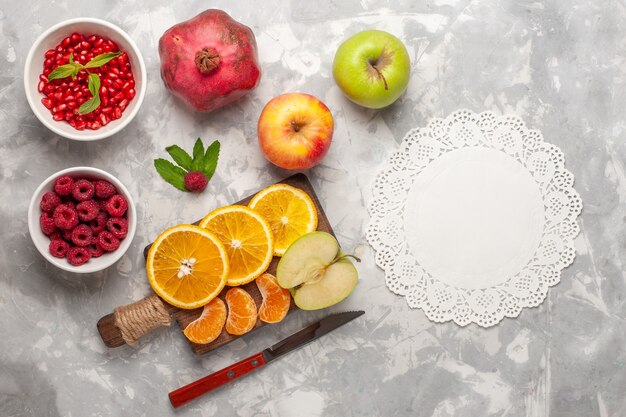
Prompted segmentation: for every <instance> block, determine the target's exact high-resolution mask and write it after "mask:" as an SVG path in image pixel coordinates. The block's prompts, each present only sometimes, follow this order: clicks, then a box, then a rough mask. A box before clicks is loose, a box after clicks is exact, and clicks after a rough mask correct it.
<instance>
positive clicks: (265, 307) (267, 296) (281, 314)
mask: <svg viewBox="0 0 626 417" xmlns="http://www.w3.org/2000/svg"><path fill="white" fill-rule="evenodd" d="M256 285H257V287H258V288H259V292H260V293H261V296H262V297H263V303H262V304H261V308H259V319H260V320H261V321H264V322H265V323H278V322H279V321H282V320H283V319H284V318H285V316H286V315H287V313H288V312H289V305H290V304H291V295H290V293H289V290H286V289H284V288H282V287H281V286H280V285H278V281H277V280H276V277H274V275H272V274H267V273H266V274H263V275H261V276H260V277H258V278H257V279H256Z"/></svg>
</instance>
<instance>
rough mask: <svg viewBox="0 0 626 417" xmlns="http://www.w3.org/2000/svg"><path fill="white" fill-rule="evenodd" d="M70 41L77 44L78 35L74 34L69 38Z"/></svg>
mask: <svg viewBox="0 0 626 417" xmlns="http://www.w3.org/2000/svg"><path fill="white" fill-rule="evenodd" d="M70 39H71V40H72V42H78V41H79V40H80V35H79V34H78V33H76V32H74V33H72V35H71V36H70Z"/></svg>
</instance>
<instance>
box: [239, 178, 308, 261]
mask: <svg viewBox="0 0 626 417" xmlns="http://www.w3.org/2000/svg"><path fill="white" fill-rule="evenodd" d="M248 207H250V208H251V209H253V210H254V211H256V212H258V213H259V214H260V215H261V216H263V218H265V220H267V222H268V223H269V224H270V227H271V228H272V233H273V234H274V256H282V255H283V254H284V253H285V251H286V250H287V248H288V247H289V245H291V244H292V243H293V242H294V241H295V240H296V239H297V238H299V237H300V236H302V235H304V234H306V233H310V232H313V231H315V229H317V210H316V209H315V204H313V200H311V197H309V195H308V194H307V193H306V192H304V191H302V190H301V189H299V188H296V187H292V186H291V185H287V184H274V185H272V186H270V187H267V188H265V189H264V190H261V191H260V192H259V193H257V194H256V195H255V196H254V197H253V198H252V200H251V201H250V204H248Z"/></svg>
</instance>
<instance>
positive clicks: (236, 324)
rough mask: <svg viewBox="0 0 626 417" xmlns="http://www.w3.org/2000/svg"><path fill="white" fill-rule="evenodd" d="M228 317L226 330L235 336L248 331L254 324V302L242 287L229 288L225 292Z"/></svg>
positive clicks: (255, 315)
mask: <svg viewBox="0 0 626 417" xmlns="http://www.w3.org/2000/svg"><path fill="white" fill-rule="evenodd" d="M226 304H228V318H227V319H226V331H227V332H228V333H230V334H234V335H236V336H241V335H242V334H246V333H248V332H249V331H250V330H252V329H253V328H254V325H255V324H256V318H257V312H256V304H255V303H254V300H253V299H252V296H251V295H250V294H248V292H247V291H246V290H244V289H242V288H231V289H230V290H228V292H227V293H226Z"/></svg>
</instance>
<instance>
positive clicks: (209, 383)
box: [169, 352, 267, 408]
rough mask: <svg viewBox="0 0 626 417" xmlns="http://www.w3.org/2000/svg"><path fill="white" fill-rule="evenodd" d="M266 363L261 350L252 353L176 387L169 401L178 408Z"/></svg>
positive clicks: (170, 394)
mask: <svg viewBox="0 0 626 417" xmlns="http://www.w3.org/2000/svg"><path fill="white" fill-rule="evenodd" d="M265 364H267V361H266V360H265V357H264V356H263V353H262V352H259V353H257V354H256V355H252V356H250V357H249V358H246V359H244V360H242V361H241V362H237V363H236V364H234V365H231V366H229V367H227V368H224V369H222V370H220V371H217V372H214V373H212V374H211V375H207V376H205V377H204V378H201V379H199V380H197V381H195V382H192V383H191V384H188V385H185V386H184V387H181V388H178V389H177V390H176V391H172V392H170V393H169V397H170V402H171V403H172V405H173V406H174V408H178V407H180V406H181V405H183V404H186V403H187V402H189V401H191V400H193V399H194V398H197V397H199V396H201V395H203V394H206V393H207V392H209V391H212V390H214V389H216V388H219V387H221V386H222V385H226V384H228V383H229V382H232V381H234V380H235V379H237V378H239V377H242V376H244V375H246V374H247V373H249V372H252V371H253V370H255V369H258V368H260V367H261V366H263V365H265Z"/></svg>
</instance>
